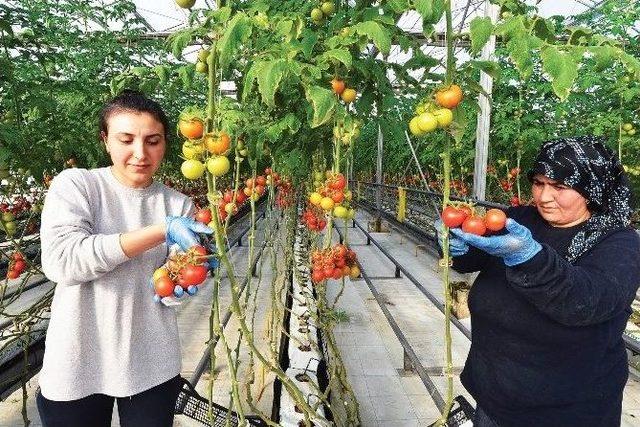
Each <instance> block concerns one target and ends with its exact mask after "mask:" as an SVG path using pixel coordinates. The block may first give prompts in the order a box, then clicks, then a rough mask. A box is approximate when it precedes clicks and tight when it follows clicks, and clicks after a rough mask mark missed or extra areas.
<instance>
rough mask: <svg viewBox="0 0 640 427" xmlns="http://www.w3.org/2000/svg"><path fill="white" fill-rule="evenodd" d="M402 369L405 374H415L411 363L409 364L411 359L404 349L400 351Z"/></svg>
mask: <svg viewBox="0 0 640 427" xmlns="http://www.w3.org/2000/svg"><path fill="white" fill-rule="evenodd" d="M402 369H404V371H405V372H415V369H414V368H413V363H411V359H410V358H409V355H408V354H407V351H406V350H405V349H402Z"/></svg>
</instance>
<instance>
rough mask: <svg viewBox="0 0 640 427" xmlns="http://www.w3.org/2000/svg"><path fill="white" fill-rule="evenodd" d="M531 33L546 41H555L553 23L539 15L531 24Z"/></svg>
mask: <svg viewBox="0 0 640 427" xmlns="http://www.w3.org/2000/svg"><path fill="white" fill-rule="evenodd" d="M533 34H534V35H535V36H536V37H538V38H539V39H542V40H544V41H546V42H547V43H555V41H556V33H555V30H554V27H553V24H552V23H551V22H549V21H548V20H546V19H543V18H540V17H538V18H537V19H536V20H535V23H534V24H533Z"/></svg>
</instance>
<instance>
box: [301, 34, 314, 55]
mask: <svg viewBox="0 0 640 427" xmlns="http://www.w3.org/2000/svg"><path fill="white" fill-rule="evenodd" d="M316 43H318V35H317V34H316V33H315V32H312V31H309V32H306V34H305V35H304V37H303V38H302V53H303V54H304V57H305V58H306V59H310V58H311V54H312V53H313V48H314V47H315V45H316Z"/></svg>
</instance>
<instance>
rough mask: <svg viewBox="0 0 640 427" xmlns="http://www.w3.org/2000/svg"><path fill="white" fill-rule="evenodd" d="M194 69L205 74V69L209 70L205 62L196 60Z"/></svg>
mask: <svg viewBox="0 0 640 427" xmlns="http://www.w3.org/2000/svg"><path fill="white" fill-rule="evenodd" d="M196 71H197V72H199V73H202V74H205V73H206V72H207V71H209V67H208V66H207V63H206V62H201V61H198V62H196Z"/></svg>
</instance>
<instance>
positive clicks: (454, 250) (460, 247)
mask: <svg viewBox="0 0 640 427" xmlns="http://www.w3.org/2000/svg"><path fill="white" fill-rule="evenodd" d="M433 226H434V227H435V229H436V235H437V237H438V244H439V245H440V249H442V250H443V251H444V248H443V245H444V224H443V222H442V220H441V219H440V218H438V219H437V220H436V221H435V222H434V223H433ZM449 251H450V253H451V255H453V256H462V255H464V254H466V253H467V252H469V245H468V244H467V243H466V242H465V241H464V240H462V239H460V238H458V237H456V236H454V235H453V234H451V233H449Z"/></svg>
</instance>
